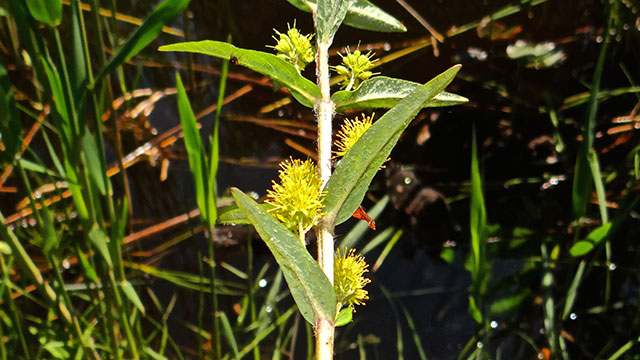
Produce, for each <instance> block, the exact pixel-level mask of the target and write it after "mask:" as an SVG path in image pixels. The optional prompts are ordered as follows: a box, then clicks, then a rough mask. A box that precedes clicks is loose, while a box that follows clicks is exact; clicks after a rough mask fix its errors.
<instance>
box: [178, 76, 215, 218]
mask: <svg viewBox="0 0 640 360" xmlns="http://www.w3.org/2000/svg"><path fill="white" fill-rule="evenodd" d="M176 90H177V92H178V113H179V114H180V124H182V134H183V136H184V145H185V147H186V148H187V158H188V159H189V168H190V169H191V175H192V176H193V181H194V184H195V187H196V202H197V203H198V209H200V214H201V216H202V218H203V219H204V220H205V222H206V221H207V219H208V210H209V209H208V204H207V189H206V186H207V184H208V181H207V174H208V171H207V164H206V159H205V157H204V150H203V148H202V139H201V138H200V131H199V129H198V125H197V124H198V123H197V120H196V116H195V115H194V113H193V110H192V109H191V104H190V103H189V98H188V97H187V93H186V92H185V90H184V85H182V79H181V78H180V75H179V74H178V73H176Z"/></svg>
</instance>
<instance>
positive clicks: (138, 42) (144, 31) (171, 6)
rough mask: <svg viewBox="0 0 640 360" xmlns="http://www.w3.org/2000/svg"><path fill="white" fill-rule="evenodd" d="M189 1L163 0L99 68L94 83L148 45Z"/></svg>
mask: <svg viewBox="0 0 640 360" xmlns="http://www.w3.org/2000/svg"><path fill="white" fill-rule="evenodd" d="M188 3H189V0H164V1H163V2H162V3H160V5H158V6H156V8H155V9H153V11H152V12H151V14H149V16H147V18H146V19H144V21H143V22H142V25H140V27H139V28H137V29H136V30H135V31H134V32H133V33H132V34H131V35H130V36H129V38H128V39H127V40H126V41H125V42H124V43H123V44H122V45H121V46H120V47H119V48H118V50H117V51H116V53H115V54H113V56H112V57H111V58H110V59H109V61H107V63H106V64H104V66H103V67H102V69H100V71H99V73H98V75H97V76H96V79H95V82H94V84H97V83H99V82H100V81H101V80H102V77H104V76H105V75H107V74H108V73H110V72H111V71H113V69H115V68H116V67H118V66H120V65H121V64H122V63H124V62H125V61H127V60H129V59H131V58H132V57H134V56H135V55H136V54H138V53H139V52H140V50H142V49H143V48H144V47H145V46H147V45H149V43H150V42H152V41H153V40H154V39H155V38H156V37H157V36H158V35H159V34H160V32H161V31H162V26H164V25H165V24H167V23H168V22H169V21H171V20H172V19H173V18H175V17H176V16H177V15H178V14H179V13H180V12H181V11H182V10H183V9H184V8H185V7H186V6H187V4H188Z"/></svg>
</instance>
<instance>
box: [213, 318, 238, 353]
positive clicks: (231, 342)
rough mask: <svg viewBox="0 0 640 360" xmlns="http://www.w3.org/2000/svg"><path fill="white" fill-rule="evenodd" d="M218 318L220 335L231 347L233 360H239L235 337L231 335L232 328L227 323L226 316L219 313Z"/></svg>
mask: <svg viewBox="0 0 640 360" xmlns="http://www.w3.org/2000/svg"><path fill="white" fill-rule="evenodd" d="M218 317H219V319H220V324H222V335H223V336H224V338H225V340H227V343H228V344H229V346H230V347H231V350H232V351H233V355H234V356H235V357H234V359H240V356H238V355H239V352H238V351H239V350H238V343H237V341H236V337H235V336H234V334H233V327H232V326H231V322H229V318H228V317H227V314H225V313H224V312H222V311H221V312H220V315H219V316H218Z"/></svg>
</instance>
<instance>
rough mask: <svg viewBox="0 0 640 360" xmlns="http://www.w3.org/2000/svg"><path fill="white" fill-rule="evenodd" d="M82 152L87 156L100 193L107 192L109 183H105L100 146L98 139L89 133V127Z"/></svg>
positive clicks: (83, 140) (83, 138)
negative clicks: (97, 142)
mask: <svg viewBox="0 0 640 360" xmlns="http://www.w3.org/2000/svg"><path fill="white" fill-rule="evenodd" d="M81 144H82V153H83V154H84V155H85V156H86V157H87V159H86V160H87V161H86V163H87V168H88V169H89V176H91V179H93V181H94V182H95V184H96V186H97V187H98V190H100V194H102V195H106V194H107V184H106V183H105V179H104V176H102V175H103V174H102V166H101V161H100V153H99V152H98V146H97V144H96V141H95V140H94V139H93V136H91V133H89V130H88V129H87V130H86V131H85V133H84V136H83V137H82V140H81Z"/></svg>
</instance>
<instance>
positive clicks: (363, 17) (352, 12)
mask: <svg viewBox="0 0 640 360" xmlns="http://www.w3.org/2000/svg"><path fill="white" fill-rule="evenodd" d="M287 1H289V2H290V3H291V4H292V5H293V6H295V7H297V8H298V9H300V10H302V11H306V12H311V9H310V7H309V6H307V4H306V3H309V4H310V6H311V7H315V5H316V3H317V0H306V1H302V0H287ZM305 2H306V3H305ZM344 24H345V25H348V26H351V27H354V28H357V29H362V30H370V31H382V32H405V31H407V28H406V27H405V26H404V25H403V24H402V23H401V22H400V21H399V20H398V19H396V18H394V17H393V16H391V15H389V14H388V13H386V12H385V11H384V10H382V9H380V8H379V7H377V6H375V5H373V4H372V3H371V2H369V1H367V0H356V1H355V2H354V3H353V4H352V5H351V6H350V7H349V9H348V10H347V15H346V16H345V18H344Z"/></svg>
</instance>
